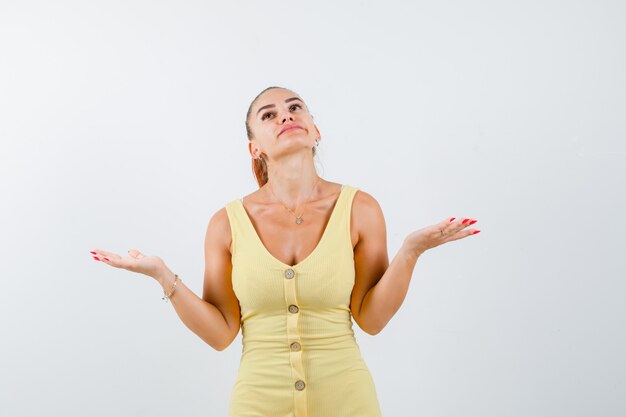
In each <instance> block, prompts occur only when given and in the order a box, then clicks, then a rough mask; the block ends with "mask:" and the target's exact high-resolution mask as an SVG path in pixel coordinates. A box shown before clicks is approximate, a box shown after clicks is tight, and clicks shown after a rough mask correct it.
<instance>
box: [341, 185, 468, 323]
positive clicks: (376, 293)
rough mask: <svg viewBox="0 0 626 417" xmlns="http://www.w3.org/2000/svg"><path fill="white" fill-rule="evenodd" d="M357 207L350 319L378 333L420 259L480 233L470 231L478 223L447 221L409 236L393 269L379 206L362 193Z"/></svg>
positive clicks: (405, 289)
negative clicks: (428, 253)
mask: <svg viewBox="0 0 626 417" xmlns="http://www.w3.org/2000/svg"><path fill="white" fill-rule="evenodd" d="M359 194H361V196H360V197H359V199H358V203H357V196H358V195H359ZM354 205H355V207H356V208H355V209H354V210H353V211H355V214H356V216H354V217H355V227H356V228H357V230H358V233H359V239H358V243H357V245H356V246H355V248H354V260H355V273H356V277H355V284H354V290H353V293H352V300H351V309H352V315H353V317H354V319H355V321H356V322H357V324H358V325H359V327H361V329H363V330H364V331H365V332H367V333H369V334H371V335H376V334H378V333H379V332H380V331H381V330H382V329H383V328H384V327H385V326H386V325H387V323H388V322H389V320H391V318H392V317H393V315H394V314H396V312H397V311H398V309H399V308H400V306H401V305H402V302H403V301H404V298H405V297H406V293H407V291H408V289H409V283H410V282H411V277H412V275H413V270H414V268H415V264H416V263H417V260H418V258H419V257H420V255H421V254H423V253H424V252H425V251H427V250H428V249H432V248H434V247H437V246H439V245H441V244H443V243H446V242H451V241H455V240H459V239H463V238H465V237H467V236H470V235H474V234H476V233H478V232H480V230H476V229H467V227H468V226H470V225H472V224H474V223H475V222H476V221H477V220H472V219H470V218H459V219H458V220H456V221H454V219H455V218H454V217H452V218H447V219H444V220H442V221H441V222H439V223H437V224H434V225H431V226H427V227H425V228H423V229H420V230H416V231H414V232H411V233H410V234H409V235H408V236H407V237H406V238H405V239H404V241H403V243H402V247H401V248H400V250H399V251H398V254H397V255H396V256H395V257H394V259H393V262H391V265H389V264H388V261H387V240H386V230H385V219H384V217H383V213H382V210H381V209H380V206H379V204H378V202H377V201H376V200H375V199H374V198H373V197H372V196H370V195H369V194H367V193H364V192H358V193H357V195H355V204H354Z"/></svg>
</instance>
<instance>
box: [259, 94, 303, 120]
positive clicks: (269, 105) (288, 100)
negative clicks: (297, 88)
mask: <svg viewBox="0 0 626 417" xmlns="http://www.w3.org/2000/svg"><path fill="white" fill-rule="evenodd" d="M294 100H299V101H302V100H301V99H300V98H298V97H291V98H288V99H287V100H285V103H289V102H290V101H294ZM269 107H276V106H275V105H274V104H268V105H266V106H263V107H261V108H260V109H259V110H257V112H256V114H257V116H258V115H259V113H260V112H261V110H263V109H267V108H269Z"/></svg>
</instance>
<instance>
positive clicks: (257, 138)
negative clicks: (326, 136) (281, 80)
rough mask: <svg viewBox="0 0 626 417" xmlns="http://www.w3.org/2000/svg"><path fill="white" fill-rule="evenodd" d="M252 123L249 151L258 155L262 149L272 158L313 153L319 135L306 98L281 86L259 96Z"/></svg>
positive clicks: (251, 119) (254, 107)
mask: <svg viewBox="0 0 626 417" xmlns="http://www.w3.org/2000/svg"><path fill="white" fill-rule="evenodd" d="M249 124H250V129H251V130H252V134H253V138H252V140H251V141H250V144H249V148H250V154H251V155H253V156H255V155H256V157H258V156H259V155H260V154H261V152H263V153H265V154H266V155H268V156H270V158H276V157H278V156H280V155H284V154H289V153H294V152H301V151H303V150H307V151H308V152H310V150H311V148H312V147H313V146H315V140H316V139H317V138H319V137H320V132H319V130H318V129H317V126H315V123H313V117H312V116H311V114H310V113H309V110H308V109H307V107H306V105H305V104H304V101H302V100H301V99H300V97H299V96H298V95H297V94H295V93H294V92H292V91H289V90H283V89H281V88H273V89H271V90H267V91H266V92H265V93H263V95H261V96H260V97H259V98H258V99H257V101H256V103H254V105H253V106H252V112H251V114H250V122H249ZM287 128H289V129H287ZM286 129H287V130H286Z"/></svg>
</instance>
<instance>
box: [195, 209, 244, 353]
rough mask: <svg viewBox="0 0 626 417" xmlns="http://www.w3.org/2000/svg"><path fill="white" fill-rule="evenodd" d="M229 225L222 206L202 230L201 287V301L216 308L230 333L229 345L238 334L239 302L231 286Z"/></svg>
mask: <svg viewBox="0 0 626 417" xmlns="http://www.w3.org/2000/svg"><path fill="white" fill-rule="evenodd" d="M230 241H231V232H230V222H229V219H228V213H227V211H226V207H222V208H220V209H219V210H217V211H216V212H215V213H214V214H213V216H211V219H210V220H209V224H208V226H207V230H206V236H205V240H204V260H205V269H204V287H203V290H202V299H203V300H204V301H207V302H209V303H211V304H213V305H214V306H215V307H217V308H218V309H219V310H220V312H221V313H222V315H223V316H224V318H225V320H226V323H227V324H228V327H229V329H230V331H231V334H230V335H229V339H228V340H229V344H230V342H232V340H233V339H234V338H235V337H236V336H237V333H238V332H239V324H240V322H239V320H240V314H241V312H240V309H239V301H238V300H237V297H236V295H235V292H234V290H233V286H232V279H231V278H232V261H231V259H232V256H231V252H230Z"/></svg>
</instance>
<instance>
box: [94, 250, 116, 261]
mask: <svg viewBox="0 0 626 417" xmlns="http://www.w3.org/2000/svg"><path fill="white" fill-rule="evenodd" d="M89 253H91V254H92V255H94V256H97V257H98V258H100V259H102V258H104V257H107V258H109V259H111V258H119V257H120V256H119V255H118V254H116V253H113V252H109V251H106V250H103V249H94V250H92V251H90V252H89Z"/></svg>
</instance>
